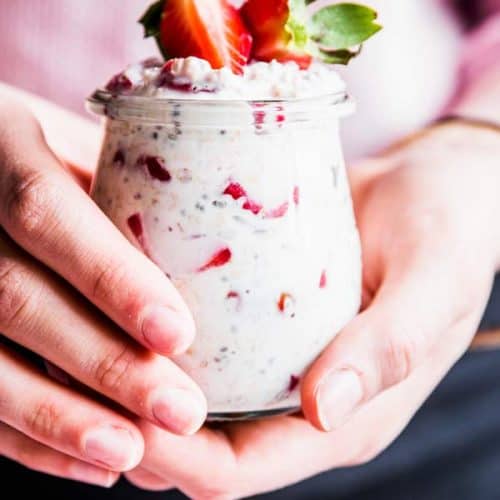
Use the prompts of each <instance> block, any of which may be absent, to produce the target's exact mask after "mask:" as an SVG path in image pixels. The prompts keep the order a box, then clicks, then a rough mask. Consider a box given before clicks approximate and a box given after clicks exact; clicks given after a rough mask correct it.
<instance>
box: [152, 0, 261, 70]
mask: <svg viewBox="0 0 500 500" xmlns="http://www.w3.org/2000/svg"><path fill="white" fill-rule="evenodd" d="M160 40H161V44H162V46H163V49H164V51H165V52H166V53H167V54H168V55H169V56H170V57H189V56H196V57H199V58H201V59H205V60H207V61H208V62H209V63H210V64H211V66H212V67H213V68H214V69H219V68H222V67H224V66H227V67H229V68H231V69H232V70H233V72H234V73H236V74H241V73H242V72H243V66H244V65H245V64H246V63H247V61H248V58H249V57H250V52H251V49H252V36H251V35H250V33H249V31H248V30H247V28H246V26H245V24H244V23H243V21H242V19H241V16H240V13H239V12H238V11H237V10H236V9H235V8H234V7H233V6H232V5H231V4H230V3H229V2H228V0H168V2H165V8H164V11H163V15H162V21H161V26H160Z"/></svg>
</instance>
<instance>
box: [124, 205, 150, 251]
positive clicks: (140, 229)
mask: <svg viewBox="0 0 500 500" xmlns="http://www.w3.org/2000/svg"><path fill="white" fill-rule="evenodd" d="M127 224H128V227H129V228H130V230H131V231H132V234H133V235H134V236H135V238H136V240H137V242H138V243H139V245H141V248H142V249H143V250H145V247H146V241H145V238H144V226H143V224H142V217H141V214H133V215H131V216H130V217H129V218H128V219H127Z"/></svg>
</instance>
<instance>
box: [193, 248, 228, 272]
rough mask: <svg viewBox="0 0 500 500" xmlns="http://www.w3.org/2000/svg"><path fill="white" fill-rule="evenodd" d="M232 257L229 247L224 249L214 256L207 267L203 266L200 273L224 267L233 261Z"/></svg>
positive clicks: (199, 270)
mask: <svg viewBox="0 0 500 500" xmlns="http://www.w3.org/2000/svg"><path fill="white" fill-rule="evenodd" d="M231 256H232V253H231V250H230V249H229V248H227V247H226V248H223V249H222V250H219V251H218V252H217V253H216V254H214V255H213V256H212V257H211V258H210V260H209V261H208V262H207V263H206V264H205V265H203V266H201V267H200V268H199V269H198V272H199V273H202V272H204V271H208V270H209V269H212V268H214V267H222V266H224V265H226V264H227V263H228V262H229V261H230V260H231Z"/></svg>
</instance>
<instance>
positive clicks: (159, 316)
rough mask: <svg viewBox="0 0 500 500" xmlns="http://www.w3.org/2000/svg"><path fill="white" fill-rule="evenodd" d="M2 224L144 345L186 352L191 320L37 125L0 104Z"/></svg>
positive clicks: (167, 351) (159, 275)
mask: <svg viewBox="0 0 500 500" xmlns="http://www.w3.org/2000/svg"><path fill="white" fill-rule="evenodd" d="M0 111H1V112H2V113H9V114H10V120H9V128H8V130H6V129H5V128H4V129H3V130H1V129H0V168H1V172H2V175H1V176H0V225H1V226H3V227H4V228H5V230H6V231H7V232H8V233H9V234H10V236H11V237H12V238H13V239H14V240H15V241H16V242H17V243H19V245H21V246H22V247H23V248H25V249H26V250H27V251H28V252H29V253H30V254H32V255H33V256H35V257H36V258H37V259H39V260H40V261H42V262H44V263H45V264H46V265H48V266H49V267H50V268H51V269H53V270H55V271H56V272H57V273H58V274H60V275H61V276H63V277H64V278H65V279H66V280H67V281H69V282H70V283H71V284H72V285H73V286H75V287H76V288H77V289H78V290H79V291H80V292H81V293H83V294H84V295H85V296H86V297H87V298H88V299H89V300H91V301H92V302H93V303H94V304H96V305H97V306H98V307H99V308H100V309H101V310H103V311H104V312H105V313H106V314H107V315H108V316H109V317H110V318H112V319H113V320H114V321H115V322H116V323H118V324H119V325H120V326H121V327H122V328H123V329H124V330H126V331H127V332H128V333H129V334H130V335H132V336H133V337H134V338H136V339H137V340H138V341H139V342H141V343H142V344H144V345H145V346H146V347H148V348H151V349H152V350H155V351H157V352H160V353H162V354H166V355H169V354H172V353H179V352H181V351H183V350H185V349H186V348H187V347H188V346H189V344H190V343H191V342H192V340H193V338H194V330H195V329H194V321H193V319H192V317H191V314H190V313H189V311H188V309H187V306H186V305H185V303H184V301H183V300H182V298H181V296H180V295H179V293H178V292H177V291H176V290H175V288H174V286H173V285H172V284H171V283H170V281H169V280H168V279H167V277H166V276H165V275H164V273H162V272H161V271H160V270H159V269H158V268H157V267H156V266H155V265H154V264H153V263H152V262H151V261H149V260H148V259H147V258H146V257H145V256H144V255H143V254H142V253H140V252H139V251H137V250H136V249H135V248H134V247H133V246H132V245H131V244H130V243H129V242H128V241H127V240H126V238H125V237H124V236H123V235H122V234H121V233H120V232H119V231H118V229H117V228H116V227H115V226H114V225H113V224H112V223H111V222H110V221H109V220H108V219H107V218H106V217H105V216H104V215H103V214H102V212H101V211H100V210H99V209H98V207H97V206H96V205H95V204H94V203H93V202H92V201H91V200H90V199H89V198H88V196H87V195H86V193H85V192H84V191H83V190H82V189H81V188H80V187H79V186H78V184H77V183H76V182H74V180H73V179H72V178H71V176H70V175H69V174H68V172H66V171H65V170H64V168H63V167H62V166H61V164H60V163H59V162H58V160H57V159H56V158H55V156H54V155H53V154H52V152H51V151H50V150H49V149H48V147H47V145H46V143H45V142H44V139H43V135H42V133H41V131H40V128H39V125H38V124H37V122H36V121H35V120H34V119H33V118H32V117H31V116H30V115H27V114H26V113H23V112H19V111H18V110H17V108H16V109H12V108H9V107H7V109H6V105H3V108H2V109H1V110H0Z"/></svg>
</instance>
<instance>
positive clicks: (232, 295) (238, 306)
mask: <svg viewBox="0 0 500 500" xmlns="http://www.w3.org/2000/svg"><path fill="white" fill-rule="evenodd" d="M226 299H227V300H232V301H235V302H234V305H235V306H236V310H237V311H239V310H240V309H241V295H240V294H239V293H238V292H235V291H230V292H228V293H227V295H226Z"/></svg>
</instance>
